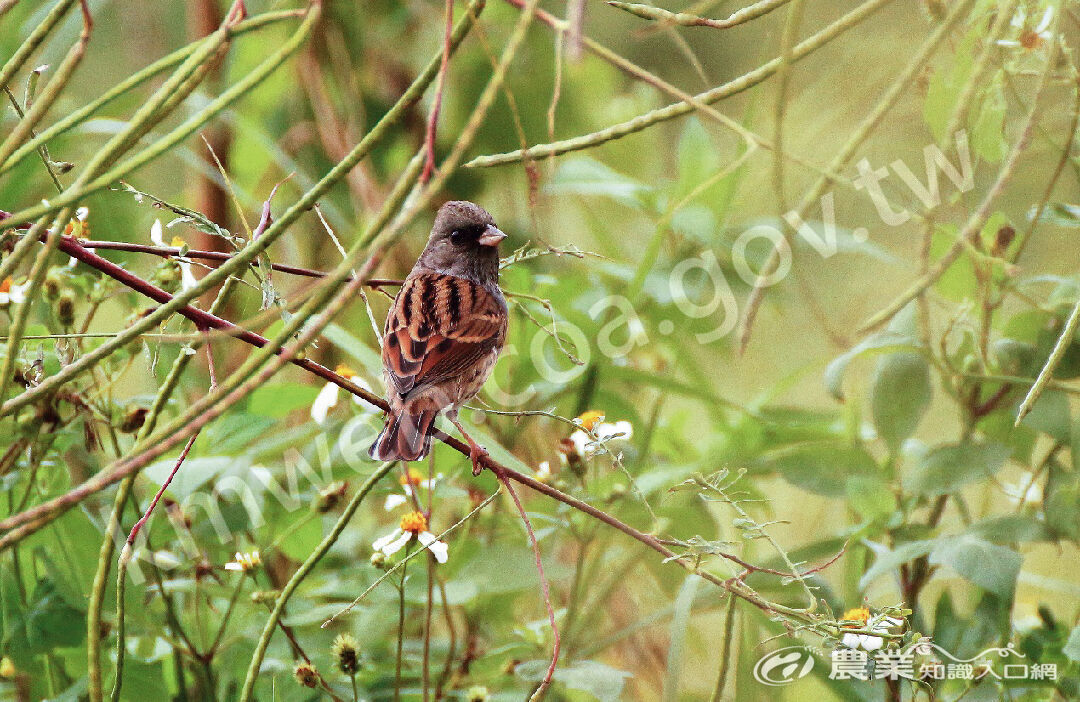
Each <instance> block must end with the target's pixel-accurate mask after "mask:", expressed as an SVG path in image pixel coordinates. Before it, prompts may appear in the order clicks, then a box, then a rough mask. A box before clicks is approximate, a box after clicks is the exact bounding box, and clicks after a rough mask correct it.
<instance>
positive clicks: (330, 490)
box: [311, 480, 349, 514]
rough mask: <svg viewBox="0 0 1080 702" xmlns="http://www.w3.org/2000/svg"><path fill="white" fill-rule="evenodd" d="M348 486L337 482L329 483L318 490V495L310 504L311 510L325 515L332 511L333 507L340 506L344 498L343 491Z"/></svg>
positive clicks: (339, 481)
mask: <svg viewBox="0 0 1080 702" xmlns="http://www.w3.org/2000/svg"><path fill="white" fill-rule="evenodd" d="M348 487H349V484H348V483H347V482H344V481H341V480H338V481H335V482H332V483H330V484H329V485H327V486H326V487H325V488H323V489H322V490H319V494H318V495H317V496H316V497H315V500H314V501H313V502H312V505H311V507H312V509H314V510H315V511H316V512H318V513H319V514H326V513H327V512H330V511H333V509H334V508H335V507H337V506H338V505H339V504H341V500H342V498H343V497H345V490H347V489H348Z"/></svg>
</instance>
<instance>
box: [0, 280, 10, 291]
mask: <svg viewBox="0 0 1080 702" xmlns="http://www.w3.org/2000/svg"><path fill="white" fill-rule="evenodd" d="M11 284H12V280H11V278H4V280H3V281H0V293H9V292H11Z"/></svg>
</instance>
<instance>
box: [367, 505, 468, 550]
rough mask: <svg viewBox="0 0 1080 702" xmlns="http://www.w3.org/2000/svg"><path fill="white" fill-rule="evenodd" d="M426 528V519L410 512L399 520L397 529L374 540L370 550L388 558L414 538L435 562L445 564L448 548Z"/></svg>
mask: <svg viewBox="0 0 1080 702" xmlns="http://www.w3.org/2000/svg"><path fill="white" fill-rule="evenodd" d="M427 526H428V525H427V517H425V516H424V513H423V512H410V513H409V514H406V515H405V516H404V517H402V518H401V524H400V526H399V527H398V528H397V529H394V530H393V531H392V532H390V533H389V534H387V535H386V536H383V537H381V538H379V539H376V540H375V541H374V542H373V543H372V544H371V548H373V549H375V550H376V551H379V552H381V553H382V554H383V555H385V556H387V557H389V556H392V555H394V554H395V553H397V552H398V551H400V550H401V549H403V548H404V547H405V544H407V543H409V541H410V540H412V538H413V536H415V537H416V539H417V541H419V542H420V545H421V546H423V547H424V548H426V549H428V550H429V551H431V553H432V554H433V555H434V556H435V560H436V561H438V562H439V563H446V559H447V556H448V555H449V547H448V546H447V545H446V544H444V543H443V542H442V541H439V540H438V539H437V538H436V537H435V535H434V534H432V533H431V532H430V531H428V529H427Z"/></svg>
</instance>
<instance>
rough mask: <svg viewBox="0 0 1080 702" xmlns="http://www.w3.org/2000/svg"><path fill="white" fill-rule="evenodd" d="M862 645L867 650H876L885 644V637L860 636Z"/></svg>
mask: <svg viewBox="0 0 1080 702" xmlns="http://www.w3.org/2000/svg"><path fill="white" fill-rule="evenodd" d="M859 638H860V639H862V641H861V642H860V643H861V644H862V647H863V648H864V649H866V650H867V651H876V650H878V649H879V648H881V647H882V646H884V645H885V639H883V638H881V637H880V636H865V635H863V636H860V637H859Z"/></svg>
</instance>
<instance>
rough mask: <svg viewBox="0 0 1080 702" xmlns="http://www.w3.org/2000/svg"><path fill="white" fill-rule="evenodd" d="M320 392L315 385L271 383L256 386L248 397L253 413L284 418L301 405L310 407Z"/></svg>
mask: <svg viewBox="0 0 1080 702" xmlns="http://www.w3.org/2000/svg"><path fill="white" fill-rule="evenodd" d="M318 394H319V388H318V386H315V385H302V384H300V383H269V384H267V385H262V386H260V387H258V388H256V390H255V392H253V393H251V395H250V398H249V399H248V407H249V410H250V411H251V413H252V414H257V415H259V416H262V417H270V418H272V419H283V418H285V417H287V416H289V413H290V412H292V411H293V410H295V409H299V408H301V407H310V406H311V403H312V402H314V401H315V396H316V395H318Z"/></svg>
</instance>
